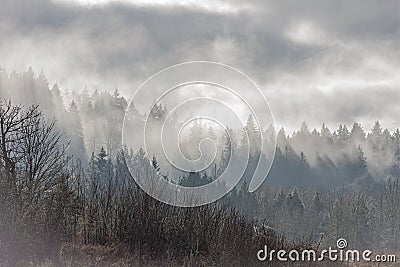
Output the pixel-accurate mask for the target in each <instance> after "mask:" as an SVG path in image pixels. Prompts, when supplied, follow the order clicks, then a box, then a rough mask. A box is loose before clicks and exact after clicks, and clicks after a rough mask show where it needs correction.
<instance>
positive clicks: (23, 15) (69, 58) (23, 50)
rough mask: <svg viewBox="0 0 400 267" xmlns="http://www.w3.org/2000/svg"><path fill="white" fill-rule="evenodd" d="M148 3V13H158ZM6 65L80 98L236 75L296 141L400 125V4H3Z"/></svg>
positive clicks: (0, 51) (59, 0)
mask: <svg viewBox="0 0 400 267" xmlns="http://www.w3.org/2000/svg"><path fill="white" fill-rule="evenodd" d="M150 2H151V3H150ZM0 6H1V8H0V65H1V66H2V67H3V68H5V69H6V70H7V71H8V72H11V71H13V70H16V71H18V72H22V71H26V69H27V68H28V66H32V68H33V70H34V71H35V72H36V73H39V72H40V71H41V70H43V71H44V73H45V74H46V76H47V78H48V80H49V82H50V84H52V83H53V82H55V81H58V83H59V85H60V87H61V91H62V93H63V94H64V95H65V97H66V99H68V93H69V92H71V91H72V90H77V91H81V90H83V88H84V86H85V85H86V86H87V88H88V89H89V91H91V92H92V91H94V90H95V89H98V90H100V91H102V90H113V89H114V88H115V86H118V87H119V89H120V92H121V94H122V95H124V96H125V97H127V98H128V99H129V97H130V96H131V94H132V93H133V92H134V90H135V89H136V88H137V86H138V85H139V84H140V83H141V82H142V81H144V80H145V79H146V78H147V77H149V76H150V75H151V74H153V73H154V72H156V71H157V70H160V69H162V68H164V67H166V66H169V65H172V64H176V63H179V62H184V61H188V60H213V61H219V62H222V63H227V64H231V65H233V66H235V67H237V68H239V69H241V70H242V71H244V72H245V73H247V74H248V75H249V76H250V77H252V78H254V80H255V81H256V82H257V83H258V84H259V86H260V87H261V88H262V90H263V91H264V93H265V95H266V97H267V99H268V100H269V102H270V104H271V108H272V111H273V113H274V115H275V118H276V121H277V126H278V127H279V126H281V125H284V126H285V127H286V128H287V129H289V132H291V129H295V128H296V129H297V128H298V127H299V125H300V123H301V122H302V121H304V120H305V121H307V122H308V124H309V126H310V128H314V127H318V128H319V127H320V125H321V124H322V122H325V123H327V125H328V126H329V127H337V126H338V125H339V123H347V124H350V123H352V122H354V121H357V122H361V123H362V124H363V126H364V127H365V129H366V130H370V129H371V127H372V123H373V122H374V121H375V120H377V119H379V120H380V121H381V122H382V124H383V125H384V126H385V127H388V128H389V129H390V130H393V129H395V128H396V126H397V125H399V118H398V116H397V114H398V112H399V111H400V106H399V105H398V103H399V97H400V90H398V86H399V83H400V78H399V76H398V70H399V67H400V52H399V51H400V50H399V47H398V44H399V41H400V40H399V37H400V27H399V25H400V24H399V23H400V17H399V15H398V14H399V12H400V5H399V3H398V2H397V1H385V4H382V3H381V2H380V1H369V0H368V1H364V0H362V1H361V0H357V1H352V2H348V1H336V0H335V1H333V0H332V1H323V2H322V1H302V2H301V3H299V2H294V1H246V3H244V2H243V1H223V0H219V1H178V0H170V1H162V0H157V1H130V0H124V1H122V0H121V1H118V0H113V1H112V0H101V1H95V0H94V1H83V0H53V1H51V0H35V1H32V0H1V1H0Z"/></svg>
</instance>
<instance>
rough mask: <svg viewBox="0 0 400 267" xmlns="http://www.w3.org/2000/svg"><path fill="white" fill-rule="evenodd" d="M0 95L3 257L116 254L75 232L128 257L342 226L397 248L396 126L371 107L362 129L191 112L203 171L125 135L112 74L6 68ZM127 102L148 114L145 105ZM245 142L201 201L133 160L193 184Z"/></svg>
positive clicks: (162, 258)
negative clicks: (207, 158) (205, 145)
mask: <svg viewBox="0 0 400 267" xmlns="http://www.w3.org/2000/svg"><path fill="white" fill-rule="evenodd" d="M0 96H1V97H2V100H1V102H0V131H1V132H0V162H1V164H0V168H1V169H0V175H1V176H0V201H1V205H0V226H1V227H0V265H4V266H25V265H27V263H31V264H37V263H40V262H44V261H46V260H47V261H49V262H51V263H50V264H54V266H60V265H64V266H77V265H80V264H83V265H88V266H89V265H91V264H93V266H98V265H99V264H103V265H104V266H107V265H110V264H111V263H110V262H102V259H98V258H93V257H92V258H91V257H88V258H85V256H84V255H82V254H83V252H82V251H85V250H84V249H82V246H87V247H86V249H87V248H88V247H90V246H91V247H96V246H101V247H102V248H110V247H111V248H114V250H116V249H115V247H118V249H119V250H118V251H119V253H120V254H121V255H120V257H122V258H123V257H125V258H126V259H127V261H126V262H125V263H122V262H120V263H118V264H119V265H117V266H130V265H145V264H153V265H157V264H163V265H166V264H167V263H169V264H170V265H171V266H174V265H177V266H179V265H187V266H203V265H207V266H208V265H211V264H217V265H224V266H225V265H232V264H233V265H241V266H248V265H249V264H250V265H255V264H257V258H256V256H255V255H256V252H257V250H258V249H260V248H262V247H263V246H264V245H265V244H267V245H268V246H270V247H272V248H282V247H285V248H294V247H296V248H307V247H317V246H320V245H322V246H325V245H326V246H328V245H331V244H334V242H336V240H337V239H338V238H346V240H347V241H348V242H349V245H350V246H351V247H356V248H369V249H377V250H382V251H387V250H393V251H398V250H399V248H400V185H399V180H398V177H399V175H400V169H399V168H400V131H399V130H398V129H397V130H395V131H393V132H390V131H389V130H387V129H384V128H383V127H382V126H381V125H380V123H379V122H378V121H377V122H375V126H374V127H373V128H372V129H370V130H369V131H366V130H364V129H363V127H362V125H361V124H359V123H354V124H353V125H352V126H351V127H349V126H346V125H339V127H338V129H335V130H332V129H328V127H326V126H325V125H324V124H323V125H322V127H321V129H320V130H317V129H313V130H310V129H309V128H308V126H307V124H306V123H305V122H303V123H302V124H301V126H300V129H299V130H297V131H294V132H293V133H292V134H291V135H289V134H287V133H286V132H285V129H284V128H281V129H280V130H279V131H277V132H275V130H274V128H273V127H272V126H271V127H269V128H267V129H258V128H257V126H256V124H255V122H254V119H253V118H252V116H249V118H248V120H247V124H246V126H245V127H243V129H227V131H229V133H230V134H229V136H228V135H226V134H225V133H224V132H221V131H218V130H216V129H213V128H212V127H211V126H209V125H207V124H204V123H202V122H201V121H194V123H193V124H192V125H191V129H190V133H189V134H188V136H186V139H185V140H184V141H183V147H184V150H185V151H186V153H187V155H189V157H190V156H193V157H195V156H196V155H195V154H196V153H197V150H196V149H193V147H194V146H196V145H197V144H198V142H199V140H202V139H204V138H205V137H208V138H211V139H212V140H214V141H215V142H216V144H217V151H218V152H217V158H216V159H215V165H213V166H211V167H210V168H209V169H207V170H205V171H203V172H191V173H187V174H184V173H181V172H174V171H173V170H172V169H170V168H169V167H168V166H167V165H168V164H167V162H164V161H163V160H162V159H160V158H158V157H157V156H156V153H155V154H153V153H151V154H150V155H147V154H146V153H145V152H144V151H143V150H138V151H134V150H132V149H130V148H129V147H125V146H122V145H121V135H122V132H121V131H122V123H123V119H124V114H125V111H126V109H127V108H128V103H127V101H126V100H125V98H124V97H123V96H121V95H120V93H119V92H118V88H115V89H114V90H111V92H109V91H101V92H99V91H98V90H92V91H91V93H89V90H88V89H87V88H83V89H80V90H76V91H72V92H71V91H66V90H62V89H61V88H60V86H59V85H58V84H57V83H55V84H54V85H49V84H48V82H47V79H46V77H45V75H44V74H43V73H41V74H39V75H35V74H34V72H33V70H32V69H31V68H29V70H28V71H27V72H25V73H16V72H13V73H10V74H8V73H7V72H6V71H5V70H1V72H0ZM129 107H130V106H129ZM133 108H134V107H133ZM130 112H131V114H135V116H133V117H132V119H133V120H136V122H135V123H138V124H140V123H143V120H144V119H145V117H146V114H140V113H139V112H138V111H135V110H133V111H132V110H131V111H130ZM167 113H168V107H167V106H165V105H163V104H162V103H156V104H155V106H154V108H153V109H152V111H151V113H150V114H148V116H149V118H150V119H151V120H153V121H155V123H156V122H157V120H160V121H161V120H162V118H163V117H164V116H165V115H166V114H167ZM170 123H171V125H179V124H180V122H179V121H172V122H170ZM261 139H263V140H261ZM261 141H263V142H265V143H268V142H269V143H271V142H275V141H276V153H275V158H274V162H273V165H272V168H271V171H270V173H269V175H268V178H267V180H266V182H264V184H263V185H262V187H261V188H260V189H259V190H257V191H256V192H254V193H249V192H248V188H247V187H248V186H247V185H248V182H249V180H250V178H251V174H252V164H253V163H254V162H255V161H256V160H257V158H259V157H262V156H264V155H262V153H261V152H260V151H259V150H257V147H258V146H259V144H260V142H261ZM247 145H249V146H250V152H251V155H250V161H249V166H250V167H249V169H248V170H246V172H245V174H244V177H243V179H242V181H241V182H240V183H239V184H238V185H237V186H236V187H235V188H234V190H233V191H231V192H230V193H229V194H228V195H226V196H225V197H224V198H222V199H221V200H219V201H218V202H216V203H213V204H209V205H206V206H202V207H196V208H178V207H173V206H169V205H167V204H163V203H161V202H158V201H157V200H154V199H153V198H151V197H150V196H148V195H147V194H146V193H144V192H143V191H142V190H141V189H140V188H139V187H138V186H137V185H136V183H135V180H134V179H133V178H132V174H131V172H130V171H129V170H131V169H132V168H134V169H135V170H136V169H137V170H152V171H154V170H156V171H157V172H159V173H162V175H163V176H164V177H166V178H167V179H169V180H171V181H173V182H175V183H179V184H181V185H184V186H198V185H201V184H206V183H208V182H210V181H213V180H214V179H216V178H217V177H218V174H219V173H221V172H223V170H224V168H225V167H226V164H227V161H229V159H230V157H231V156H233V155H231V154H232V153H231V151H234V155H235V156H238V157H240V156H241V153H242V152H241V151H244V150H245V149H244V147H245V146H247ZM128 166H130V167H129V169H128ZM140 173H146V172H140ZM125 252H126V253H127V255H129V256H126V255H125V254H124V253H125ZM80 256H81V258H85V260H86V263H81V262H80V261H82V259H81V258H79V257H80ZM114 256H115V255H114ZM115 257H118V256H115ZM96 261H97V263H96ZM99 262H100V263H99ZM95 264H97V265H95ZM124 264H125V265H124Z"/></svg>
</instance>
